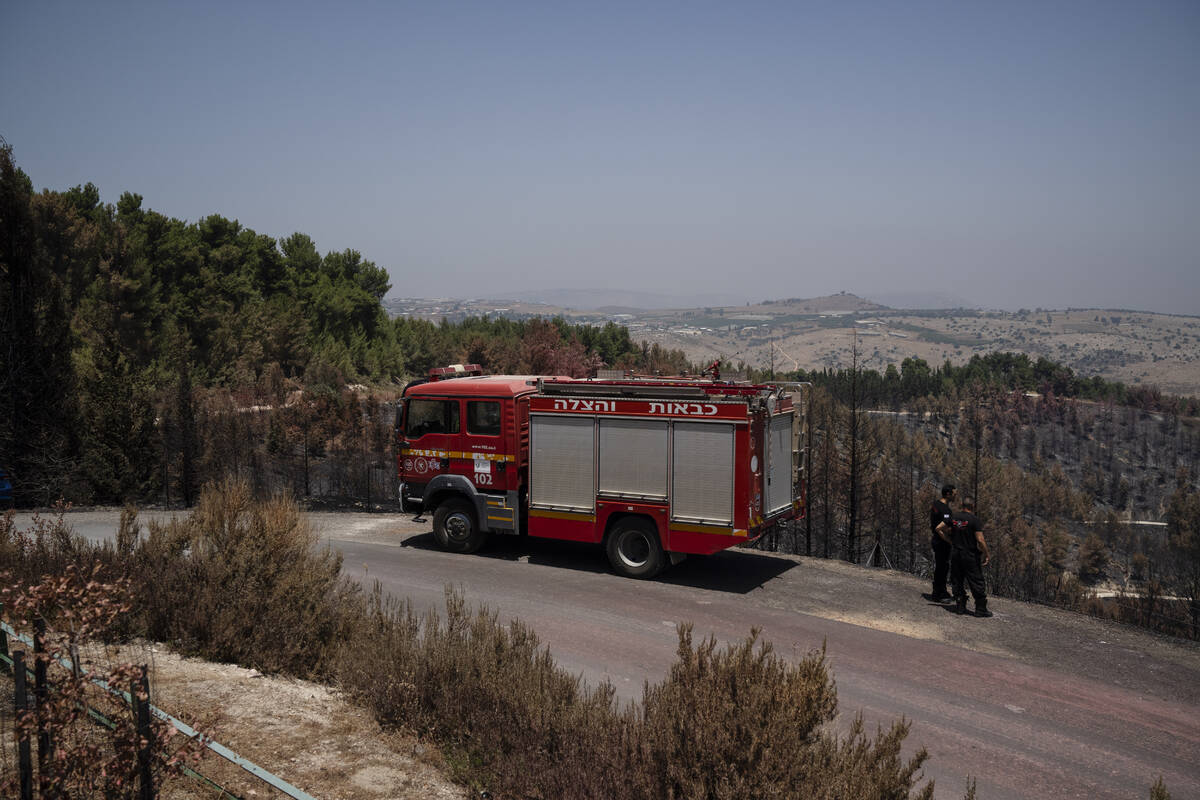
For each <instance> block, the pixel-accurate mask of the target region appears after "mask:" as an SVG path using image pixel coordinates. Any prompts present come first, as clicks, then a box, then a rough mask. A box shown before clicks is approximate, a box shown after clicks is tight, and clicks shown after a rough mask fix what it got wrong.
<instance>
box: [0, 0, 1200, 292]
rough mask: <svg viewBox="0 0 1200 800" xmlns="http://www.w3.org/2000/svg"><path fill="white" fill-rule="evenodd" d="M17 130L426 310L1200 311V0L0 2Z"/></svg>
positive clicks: (88, 166) (4, 122)
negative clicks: (553, 294)
mask: <svg viewBox="0 0 1200 800" xmlns="http://www.w3.org/2000/svg"><path fill="white" fill-rule="evenodd" d="M0 135H3V136H4V138H6V139H7V140H8V142H9V144H11V145H12V146H13V148H14V155H15V157H16V160H17V163H18V164H19V165H20V166H21V167H22V168H23V169H24V170H25V171H26V172H28V173H29V174H30V176H31V177H32V178H33V181H34V184H35V186H36V187H37V188H39V189H40V188H42V187H49V188H54V189H65V188H67V187H70V186H73V185H75V184H78V183H84V182H87V181H92V182H94V183H96V184H97V185H98V186H99V187H100V190H101V193H102V197H103V198H104V199H105V200H106V201H109V202H116V200H117V198H118V197H119V196H120V193H121V192H122V191H126V190H129V191H134V192H138V193H140V194H142V195H143V196H144V197H145V205H147V206H149V207H152V208H154V209H156V210H158V211H161V212H163V213H165V214H168V215H171V216H176V217H181V218H184V219H187V220H193V221H194V220H196V219H198V218H200V217H203V216H205V215H208V214H211V213H220V214H223V215H225V216H228V217H234V218H237V219H238V220H240V221H241V223H242V224H243V225H245V226H247V227H250V228H253V229H255V230H256V231H258V232H260V233H266V234H270V235H273V236H277V237H278V236H285V235H287V234H290V233H291V232H293V231H303V232H305V233H307V234H309V235H311V236H312V237H313V238H314V239H315V240H316V242H317V246H318V247H319V248H320V249H321V250H322V251H327V250H340V249H343V248H347V247H353V248H356V249H358V250H360V251H361V252H362V253H363V255H364V256H365V257H366V258H369V259H371V260H373V261H375V262H376V263H377V264H379V265H380V266H384V267H386V268H387V269H388V270H389V272H390V273H391V275H392V283H393V289H392V294H394V295H404V296H437V295H447V294H453V295H460V296H462V295H472V296H478V295H486V294H488V293H493V292H498V291H511V290H512V289H514V288H522V287H553V288H588V287H610V288H611V287H623V288H633V289H641V290H645V291H652V292H688V293H697V292H705V293H709V294H712V293H720V294H725V295H727V296H728V298H729V301H730V302H741V301H744V300H761V299H766V298H773V297H810V296H816V295H821V294H827V293H830V292H836V291H839V290H847V291H852V292H855V293H857V294H861V295H866V296H871V295H873V294H880V293H893V292H924V291H936V292H940V293H942V294H949V295H955V296H958V297H961V298H964V299H966V300H969V301H971V302H972V303H976V304H980V305H984V306H988V307H1003V308H1017V307H1020V306H1026V307H1030V308H1033V307H1036V306H1043V307H1066V306H1068V305H1071V306H1105V307H1123V308H1139V309H1146V310H1157V311H1169V312H1177V313H1188V314H1200V3H1198V2H1196V0H1182V1H1181V2H1153V1H1152V2H1146V1H1144V0H1137V1H1136V2H1135V1H1133V0H1117V1H1116V2H1102V1H1101V0H1087V1H1086V2H1053V1H1049V2H1048V1H1047V0H1038V1H1037V2H1017V1H1016V0H991V1H990V2H974V1H973V0H953V1H951V2H899V1H898V0H897V2H887V3H883V2H881V3H856V2H845V1H844V0H839V1H838V2H829V3H803V2H788V3H753V2H728V3H722V4H709V3H703V2H695V1H693V2H686V3H678V4H675V3H653V2H644V1H643V2H636V3H622V2H613V1H612V0H604V2H593V3H586V4H585V3H572V2H564V1H562V0H560V1H559V2H547V3H545V4H527V3H517V2H506V1H505V0H500V1H499V2H497V0H491V1H490V2H482V3H478V4H465V3H454V2H439V1H438V0H434V2H424V3H419V4H417V3H413V4H408V3H400V2H377V3H336V4H335V3H328V4H311V5H310V4H305V3H299V2H289V3H278V4H272V3H266V2H246V3H231V4H225V3H220V2H204V3H191V4H181V3H170V2H153V3H146V4H138V5H131V4H124V3H116V2H113V3H110V2H99V3H97V2H88V3H71V4H66V3H55V2H17V0H0Z"/></svg>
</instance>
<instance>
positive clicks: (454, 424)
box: [396, 365, 805, 578]
mask: <svg viewBox="0 0 1200 800" xmlns="http://www.w3.org/2000/svg"><path fill="white" fill-rule="evenodd" d="M803 389H804V386H803V385H802V384H749V383H741V382H732V381H719V380H703V379H694V378H690V379H689V378H620V379H572V378H565V377H545V376H525V375H482V374H480V373H479V371H478V367H475V366H474V365H469V366H467V367H461V366H456V367H451V368H445V369H441V370H434V371H433V374H431V376H430V380H428V381H425V382H420V383H418V384H416V385H413V384H410V385H409V386H408V387H406V388H405V391H404V395H403V398H402V400H401V405H400V408H399V410H398V412H397V425H396V432H397V440H396V446H397V450H396V454H397V455H396V461H397V469H398V472H399V477H400V482H401V489H400V492H401V500H402V502H403V503H405V507H406V508H410V507H415V506H416V504H417V503H419V504H420V506H421V508H422V510H423V512H432V514H433V531H434V536H435V538H436V540H437V542H438V544H439V545H440V546H441V547H443V548H444V549H447V550H451V551H456V552H463V553H469V552H473V551H475V550H477V549H478V548H479V547H481V546H482V545H483V543H484V542H485V541H486V539H487V537H488V536H489V535H490V534H493V533H509V534H517V535H529V536H539V537H546V538H554V539H567V540H572V541H579V542H592V543H596V544H603V545H604V546H605V548H606V550H607V553H608V557H609V561H610V562H611V564H612V566H613V569H614V570H615V571H616V572H618V573H619V574H622V575H625V576H628V577H634V578H649V577H653V576H654V575H656V574H657V573H658V572H659V571H660V570H661V569H662V568H663V567H664V566H666V565H667V564H668V563H676V562H678V561H680V560H682V558H683V557H684V556H685V555H687V554H689V553H695V554H709V553H715V552H718V551H720V550H723V549H725V548H727V547H731V546H734V545H737V544H741V543H744V542H747V541H752V540H754V539H756V538H757V537H758V536H760V535H761V534H762V533H763V532H764V531H765V530H766V529H767V528H768V527H769V526H771V525H774V524H777V523H778V522H781V521H784V520H788V519H794V518H796V517H798V516H801V515H803V513H804V472H805V464H804V451H803V449H802V447H801V442H802V441H803V437H802V435H801V434H802V431H803V426H804V418H803V408H804V405H803V403H802V402H801V393H802V391H803Z"/></svg>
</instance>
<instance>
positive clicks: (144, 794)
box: [130, 664, 155, 800]
mask: <svg viewBox="0 0 1200 800" xmlns="http://www.w3.org/2000/svg"><path fill="white" fill-rule="evenodd" d="M141 670H142V672H141V675H139V676H138V677H136V678H134V679H133V692H132V694H131V695H130V698H131V699H132V700H133V706H134V718H135V719H136V720H137V734H138V740H139V741H138V753H137V760H138V777H139V781H140V784H141V785H140V787H139V792H138V800H154V796H155V795H154V776H153V775H151V774H150V748H151V745H152V743H153V742H152V740H153V732H152V731H151V730H150V679H149V678H148V677H147V674H148V673H149V671H150V668H149V666H148V665H146V664H143V665H142V667H141Z"/></svg>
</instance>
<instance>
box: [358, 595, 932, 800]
mask: <svg viewBox="0 0 1200 800" xmlns="http://www.w3.org/2000/svg"><path fill="white" fill-rule="evenodd" d="M364 634H366V635H364V636H360V637H358V638H357V639H356V640H355V641H354V642H352V643H349V644H348V645H347V653H346V656H345V657H344V658H343V659H342V660H341V667H342V670H341V673H340V677H341V681H342V684H343V686H345V687H346V688H347V689H348V690H349V691H350V692H351V693H352V694H353V695H354V696H355V697H356V698H358V699H359V700H360V701H362V702H364V703H365V704H366V705H367V706H368V707H370V708H371V709H373V710H374V712H375V714H376V715H377V717H378V718H379V719H380V721H381V722H383V723H384V724H386V725H395V726H403V727H406V728H408V729H410V730H413V731H415V732H416V733H418V734H421V735H424V736H429V737H432V738H434V739H435V740H437V741H439V742H440V743H441V744H442V745H443V748H444V749H445V751H446V753H447V757H448V761H449V763H450V765H451V767H452V769H453V771H454V773H455V777H456V778H457V779H459V780H462V781H465V782H467V783H470V784H472V785H474V786H476V787H477V788H486V789H488V790H489V791H490V792H491V794H492V795H493V796H495V797H514V798H567V799H573V798H613V799H614V800H619V799H620V798H629V799H630V800H632V799H633V798H645V799H646V800H651V799H653V800H657V799H658V798H678V799H679V800H683V798H689V799H691V798H700V799H704V798H711V800H719V799H720V800H724V799H725V798H730V799H732V798H756V797H791V796H797V792H800V791H803V794H804V796H806V797H818V798H839V797H840V798H844V797H863V798H907V797H910V796H912V790H913V788H914V785H915V784H916V783H917V782H918V780H919V779H920V775H919V770H920V766H921V764H922V763H923V762H924V760H925V758H926V756H925V752H924V751H920V752H919V753H917V754H916V755H915V756H914V757H913V758H912V759H910V760H908V761H904V760H903V759H901V757H900V747H901V744H902V743H903V741H904V738H905V736H906V735H907V733H908V726H907V725H906V724H904V723H896V724H895V725H893V726H892V727H891V728H890V729H888V730H886V731H883V730H881V731H879V732H878V733H877V734H876V735H875V736H874V737H868V736H867V735H866V734H865V733H864V732H863V725H862V721H861V720H856V721H855V723H854V724H853V726H852V728H851V731H850V732H849V734H848V735H847V736H845V737H838V736H836V735H834V734H832V733H830V732H829V731H827V730H826V725H827V723H829V722H830V721H831V720H832V719H833V716H834V714H835V713H836V709H837V696H836V690H835V688H834V685H833V682H832V680H831V679H830V677H829V672H828V667H827V664H826V662H825V657H824V653H823V652H816V653H810V654H808V655H807V656H805V657H804V658H802V659H801V660H800V661H799V662H798V663H791V662H788V661H787V660H785V659H782V658H780V657H778V656H777V655H775V654H774V653H773V652H772V649H771V646H770V645H769V644H766V643H760V642H758V639H757V633H752V634H751V635H750V636H749V637H748V638H747V639H746V640H745V641H743V642H741V643H739V644H736V645H733V646H730V647H728V648H725V649H723V650H719V649H718V648H717V646H716V642H715V640H713V639H711V638H710V639H708V640H706V641H704V642H702V643H701V644H700V645H698V646H694V645H693V643H692V636H691V629H690V626H686V625H685V626H681V628H680V639H679V658H678V661H677V662H676V664H675V665H674V666H673V667H672V669H671V673H670V675H669V676H668V677H667V678H666V679H665V680H664V681H663V682H662V683H660V684H657V685H654V686H647V687H646V690H645V693H644V697H643V700H642V702H641V704H634V705H630V706H627V707H624V708H620V707H618V704H617V702H616V700H615V693H614V691H613V688H612V686H611V685H609V684H607V683H605V684H602V685H601V686H600V687H599V688H596V689H591V688H589V687H587V686H585V685H582V684H581V682H580V680H579V679H578V678H577V677H575V676H571V675H569V674H568V673H566V672H565V671H563V670H561V669H559V668H558V667H557V666H556V665H555V664H554V661H553V659H552V658H551V657H550V654H549V652H548V650H547V649H546V648H544V647H542V646H541V644H540V643H539V641H538V639H537V636H536V635H535V634H534V633H533V632H532V631H530V630H529V629H528V628H526V627H525V626H524V625H522V624H521V623H520V622H517V621H514V622H512V623H509V624H508V625H502V624H500V622H499V621H498V619H497V616H496V614H495V613H493V612H491V611H488V610H487V609H486V608H480V609H478V610H475V611H471V610H470V609H468V608H467V607H466V605H465V603H464V601H463V597H462V594H461V592H458V591H452V590H447V594H446V616H445V618H444V619H443V618H442V617H441V616H440V615H439V614H437V613H435V612H430V613H428V614H426V615H425V616H424V618H418V617H417V616H416V615H415V614H414V613H413V611H412V608H411V606H410V605H408V604H389V603H387V602H385V601H382V600H381V599H380V594H379V592H378V589H377V591H376V594H375V599H374V602H373V608H372V620H371V623H370V628H369V630H364ZM931 793H932V785H930V786H927V787H925V788H923V789H921V790H920V791H919V792H918V793H917V795H916V796H918V797H924V798H927V797H930V796H931Z"/></svg>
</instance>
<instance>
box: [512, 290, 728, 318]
mask: <svg viewBox="0 0 1200 800" xmlns="http://www.w3.org/2000/svg"><path fill="white" fill-rule="evenodd" d="M492 299H493V300H521V301H524V302H529V303H544V304H545V305H548V306H560V307H562V308H573V309H579V310H581V311H601V310H603V311H606V312H608V313H621V312H622V311H629V310H635V311H646V310H650V309H662V308H695V307H697V306H722V305H726V304H728V303H729V302H730V300H731V298H730V297H729V295H724V294H720V295H718V294H711V293H704V292H671V293H662V292H641V291H637V290H634V289H613V288H603V289H602V288H593V289H529V290H525V291H516V292H508V293H505V294H499V295H496V296H495V297H493V298H492ZM618 309H619V310H618Z"/></svg>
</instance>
